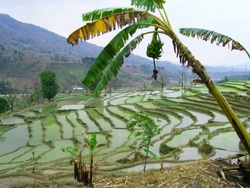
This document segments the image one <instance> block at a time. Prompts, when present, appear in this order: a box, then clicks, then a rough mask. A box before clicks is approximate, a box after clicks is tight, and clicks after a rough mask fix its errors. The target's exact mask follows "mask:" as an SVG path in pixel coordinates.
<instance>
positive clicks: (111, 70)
mask: <svg viewBox="0 0 250 188" xmlns="http://www.w3.org/2000/svg"><path fill="white" fill-rule="evenodd" d="M142 39H143V35H139V36H137V37H135V38H134V39H133V40H131V41H130V42H129V43H128V44H127V45H126V46H125V47H124V48H123V49H122V50H121V51H120V52H119V53H118V54H117V56H116V57H115V58H114V60H113V61H112V62H110V63H109V64H108V66H107V68H106V69H105V70H104V71H102V74H101V76H99V77H98V78H97V79H100V80H99V82H98V84H97V86H96V87H95V89H94V91H93V95H94V96H95V97H97V96H98V95H99V93H100V92H101V91H102V89H103V88H104V87H106V86H107V85H108V82H109V81H110V80H111V79H112V78H113V77H116V76H117V75H118V71H119V69H120V68H121V66H122V65H123V62H124V57H128V56H129V55H130V53H131V52H132V51H133V50H134V49H135V48H136V46H137V45H138V44H139V43H140V42H141V41H142ZM82 83H83V84H84V85H88V84H89V82H88V76H86V77H85V79H84V80H83V81H82ZM92 83H93V82H91V84H92Z"/></svg>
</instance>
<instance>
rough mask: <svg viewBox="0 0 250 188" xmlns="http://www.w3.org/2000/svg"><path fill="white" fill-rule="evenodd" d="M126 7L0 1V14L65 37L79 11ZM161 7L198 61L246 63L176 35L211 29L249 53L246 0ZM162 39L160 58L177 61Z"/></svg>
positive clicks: (121, 3) (197, 0)
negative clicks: (188, 29) (188, 30)
mask: <svg viewBox="0 0 250 188" xmlns="http://www.w3.org/2000/svg"><path fill="white" fill-rule="evenodd" d="M128 6H130V0H0V13H5V14H8V15H10V16H11V17H13V18H14V19H17V20H19V21H21V22H25V23H31V24H34V25H38V26H40V27H42V28H45V29H47V30H49V31H52V32H54V33H57V34H59V35H61V36H64V37H67V36H68V35H69V34H70V33H71V32H73V31H74V30H75V29H77V28H79V27H81V26H82V25H83V24H84V23H83V22H82V20H81V15H82V13H85V12H89V11H92V10H95V9H99V8H106V7H128ZM165 8H166V10H167V13H168V16H169V19H170V22H171V24H172V27H173V28H174V30H175V31H176V33H178V35H179V37H180V39H181V40H182V42H183V43H184V44H185V45H186V46H187V47H188V48H189V49H190V50H191V51H192V53H193V55H194V56H195V57H196V58H197V59H198V60H200V61H201V63H202V64H204V65H211V66H219V65H222V66H236V65H239V64H245V63H247V62H250V61H249V59H248V56H247V55H246V54H245V53H244V52H240V51H232V52H231V51H230V50H229V49H228V48H227V47H226V48H223V47H218V46H216V45H215V44H212V45H211V44H210V43H209V42H204V41H202V40H198V39H194V38H188V37H185V36H182V35H180V34H179V28H181V27H197V28H204V29H209V30H214V31H216V32H219V33H222V34H225V35H228V36H230V37H232V38H233V39H235V40H237V41H238V42H240V43H241V44H242V45H243V46H244V47H245V48H246V49H247V50H248V51H249V52H250V24H249V23H250V0H237V1H236V0H166V4H165ZM0 29H1V28H0ZM10 36H11V34H10ZM112 36H113V35H112V33H111V34H105V35H103V36H101V37H97V38H95V39H91V40H89V41H88V42H90V43H94V44H97V45H99V46H105V45H106V44H107V42H108V41H109V40H110V39H111V38H112ZM162 40H163V42H164V44H165V47H164V54H163V56H162V58H161V60H169V61H172V62H178V59H176V57H175V55H174V53H173V47H172V43H171V41H170V40H169V39H168V38H166V37H163V38H162ZM149 42H150V38H148V39H147V37H146V38H145V40H144V41H143V42H142V43H141V44H140V45H139V46H138V48H137V49H136V50H135V51H134V52H133V53H135V54H138V55H141V56H145V53H146V52H145V51H146V47H147V44H148V43H149ZM65 44H66V45H68V44H67V43H66V42H65ZM76 47H77V46H74V48H76ZM248 64H249V63H248ZM248 67H250V66H249V65H248Z"/></svg>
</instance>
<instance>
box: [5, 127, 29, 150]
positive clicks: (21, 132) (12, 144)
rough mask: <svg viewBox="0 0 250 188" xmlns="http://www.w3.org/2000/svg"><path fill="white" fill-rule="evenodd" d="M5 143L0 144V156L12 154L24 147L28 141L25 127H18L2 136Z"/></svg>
mask: <svg viewBox="0 0 250 188" xmlns="http://www.w3.org/2000/svg"><path fill="white" fill-rule="evenodd" d="M3 136H5V137H6V141H4V142H0V148H1V149H0V155H2V154H5V153H9V152H12V151H14V150H16V149H18V148H20V147H22V146H26V144H27V143H28V140H29V132H28V126H27V125H19V126H18V127H16V128H14V129H11V130H10V131H7V132H5V133H4V134H3Z"/></svg>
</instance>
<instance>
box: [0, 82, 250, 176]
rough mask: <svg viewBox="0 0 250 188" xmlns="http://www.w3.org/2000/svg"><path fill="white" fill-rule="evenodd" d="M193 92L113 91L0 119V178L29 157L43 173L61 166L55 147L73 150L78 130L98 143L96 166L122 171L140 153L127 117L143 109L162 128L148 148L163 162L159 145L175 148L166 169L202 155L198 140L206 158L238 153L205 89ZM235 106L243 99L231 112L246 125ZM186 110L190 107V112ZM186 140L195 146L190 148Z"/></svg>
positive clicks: (63, 156) (79, 139)
mask: <svg viewBox="0 0 250 188" xmlns="http://www.w3.org/2000/svg"><path fill="white" fill-rule="evenodd" d="M220 87H221V88H222V89H223V92H232V90H235V91H239V92H242V91H241V90H242V89H244V87H245V86H244V84H242V85H239V84H238V85H237V84H231V87H230V89H229V86H228V85H225V87H223V86H220ZM232 87H233V88H232ZM195 89H196V90H198V91H201V94H199V95H198V96H196V97H195V96H194V97H191V98H190V97H189V98H184V97H182V94H183V91H182V90H164V91H161V90H158V91H138V92H121V93H118V92H116V93H112V94H107V95H106V96H104V97H100V98H98V99H94V100H89V99H88V100H86V101H85V100H82V101H79V100H77V102H76V103H72V104H69V103H67V102H65V104H67V105H63V106H61V107H60V105H54V106H53V108H56V109H55V110H54V112H53V113H48V109H50V108H52V107H47V108H46V109H43V108H39V109H35V108H34V109H29V110H27V112H22V113H20V115H19V116H18V117H16V116H11V117H5V118H2V119H1V121H0V122H1V126H3V127H2V128H1V130H2V135H3V136H4V137H5V138H6V140H5V141H4V142H0V148H1V150H0V174H6V173H13V172H14V171H18V170H19V169H20V167H21V166H25V167H27V168H28V167H29V168H31V167H32V159H31V158H32V156H33V154H34V157H37V158H38V161H39V164H40V165H42V166H43V165H44V166H46V167H47V168H48V169H47V170H49V169H50V167H51V168H52V165H53V164H54V163H57V165H64V166H65V165H67V164H68V162H69V161H70V160H71V158H72V156H70V154H69V153H66V152H63V151H62V150H61V148H62V147H67V146H71V147H77V144H79V143H83V142H84V137H83V135H82V131H85V132H86V133H87V134H88V135H89V137H90V136H91V134H92V133H96V134H97V141H98V144H102V147H100V148H98V149H97V150H96V151H95V153H94V154H95V156H96V161H98V165H100V166H107V167H108V166H116V164H117V166H119V167H121V168H122V166H123V164H122V163H121V162H118V161H130V160H131V161H133V160H134V158H135V153H138V152H139V153H140V154H141V155H142V156H143V155H144V154H145V153H144V152H143V151H142V150H140V148H139V143H140V141H141V139H140V138H136V137H135V136H134V134H135V131H133V132H131V131H128V130H127V129H126V124H127V122H128V121H129V119H130V118H131V116H132V115H133V114H134V113H135V112H138V111H140V110H144V111H146V112H147V113H149V114H150V115H151V116H152V117H153V119H155V120H156V119H157V118H159V119H160V120H161V122H160V123H158V124H159V125H160V127H161V128H162V131H161V134H159V135H155V136H154V137H153V138H152V141H153V143H154V146H153V147H151V148H150V150H151V151H152V152H154V153H155V154H156V155H158V156H159V157H161V158H162V159H165V158H164V157H165V155H163V154H162V153H161V152H160V147H161V145H162V143H165V144H166V145H167V146H170V147H172V148H178V150H177V151H178V153H172V154H171V155H170V156H167V159H171V160H173V163H170V162H166V163H164V164H163V165H164V166H171V165H173V164H176V162H178V161H185V160H200V159H202V158H203V156H204V155H202V154H200V153H199V152H198V144H199V143H201V142H203V141H204V140H206V141H207V142H208V143H209V144H210V145H211V146H212V147H213V148H214V150H215V153H214V155H213V156H212V157H211V158H215V157H216V158H218V157H225V156H227V155H230V154H234V153H237V152H240V149H239V138H238V137H237V135H236V133H235V132H234V131H233V129H232V128H231V125H230V124H229V123H228V120H227V118H226V117H225V116H224V115H223V114H222V113H220V111H218V106H217V104H216V103H215V102H214V100H213V98H212V97H211V96H210V95H208V94H207V90H206V88H203V87H195ZM232 98H233V96H232ZM61 100H62V99H61ZM65 100H66V99H65ZM60 102H62V101H60ZM241 103H244V104H245V103H246V101H241V100H240V99H238V100H236V101H233V103H232V104H233V105H234V106H233V107H234V108H235V109H236V110H237V109H239V110H241V111H239V112H241V114H240V115H241V119H242V120H243V121H245V122H246V123H247V117H248V116H249V114H248V110H247V109H245V110H244V109H243V110H242V106H241ZM194 104H195V105H194ZM204 104H205V105H204ZM56 106H57V107H56ZM192 106H193V107H195V108H193V109H192ZM202 108H203V110H199V109H202ZM206 108H207V109H206ZM34 117H36V118H34ZM26 122H29V123H28V124H26ZM5 127H6V128H5ZM248 129H250V128H249V127H248ZM0 133H1V132H0ZM191 141H193V142H194V143H196V144H197V146H195V145H192V146H191V145H190V142H191ZM88 154H89V153H88V150H87V149H85V150H84V153H83V155H84V156H85V157H84V160H85V161H86V162H87V163H88V157H87V156H88ZM176 156H177V158H176ZM50 165H51V166H50ZM130 165H131V167H129V168H128V167H127V166H126V165H124V169H123V170H124V171H139V170H142V169H143V165H141V164H139V165H138V164H137V165H134V166H133V164H130ZM159 167H160V161H159V160H158V161H157V160H156V161H154V163H149V164H148V165H147V169H150V168H159Z"/></svg>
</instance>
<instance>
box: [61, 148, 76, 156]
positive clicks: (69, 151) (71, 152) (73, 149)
mask: <svg viewBox="0 0 250 188" xmlns="http://www.w3.org/2000/svg"><path fill="white" fill-rule="evenodd" d="M61 150H62V151H63V152H67V153H69V154H71V155H72V156H75V157H76V156H77V155H78V154H77V152H78V149H77V148H75V147H71V146H68V147H62V148H61Z"/></svg>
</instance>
